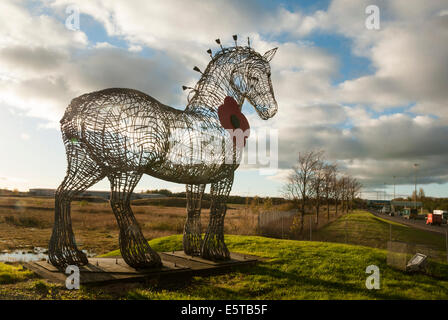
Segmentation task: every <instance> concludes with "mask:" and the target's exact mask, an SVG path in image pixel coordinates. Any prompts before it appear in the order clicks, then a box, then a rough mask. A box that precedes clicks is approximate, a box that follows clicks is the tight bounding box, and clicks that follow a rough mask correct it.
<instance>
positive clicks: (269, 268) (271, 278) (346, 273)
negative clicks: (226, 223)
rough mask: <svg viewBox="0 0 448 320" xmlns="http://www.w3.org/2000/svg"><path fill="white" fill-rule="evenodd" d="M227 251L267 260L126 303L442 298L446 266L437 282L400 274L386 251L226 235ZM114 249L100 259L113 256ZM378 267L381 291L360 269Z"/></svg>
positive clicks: (174, 242) (176, 246)
mask: <svg viewBox="0 0 448 320" xmlns="http://www.w3.org/2000/svg"><path fill="white" fill-rule="evenodd" d="M149 243H150V245H151V246H152V247H153V248H154V249H155V250H157V251H172V250H181V249H182V236H181V235H174V236H169V237H164V238H159V239H154V240H152V241H150V242H149ZM226 243H227V245H228V247H229V249H230V250H231V251H234V252H240V253H246V254H255V255H258V256H261V257H264V258H268V260H267V261H263V262H261V263H259V264H258V265H257V266H251V267H245V268H243V269H240V270H239V271H235V272H232V273H230V274H226V275H220V276H213V277H205V278H201V277H195V278H194V279H193V281H192V283H191V284H189V285H188V286H186V287H185V288H182V289H178V290H162V291H158V290H155V289H142V288H140V289H134V290H131V291H129V292H128V293H127V296H126V297H127V298H129V299H448V265H446V264H437V268H438V271H439V272H440V275H442V278H438V279H436V278H433V277H431V276H428V275H423V274H414V275H410V274H406V273H404V272H402V271H399V270H395V269H392V268H391V267H389V266H388V265H387V263H386V255H387V252H386V251H385V250H382V249H376V248H369V247H364V246H356V245H347V244H337V243H324V242H308V241H294V240H278V239H270V238H264V237H255V236H236V235H228V236H226ZM116 255H119V251H118V250H117V251H113V252H110V253H109V254H107V255H104V256H116ZM371 264H374V265H377V266H378V267H379V268H380V279H381V280H380V281H381V289H379V290H368V289H366V287H365V281H366V278H367V276H368V274H366V273H365V270H366V267H367V266H369V265H371Z"/></svg>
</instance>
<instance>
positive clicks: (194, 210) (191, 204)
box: [182, 184, 205, 256]
mask: <svg viewBox="0 0 448 320" xmlns="http://www.w3.org/2000/svg"><path fill="white" fill-rule="evenodd" d="M204 190H205V184H198V185H196V184H187V187H186V191H187V192H186V197H187V220H186V222H185V226H184V237H183V241H182V243H183V246H184V252H185V253H186V254H188V255H191V256H199V255H200V254H201V246H202V234H201V232H202V231H201V203H202V196H203V194H204Z"/></svg>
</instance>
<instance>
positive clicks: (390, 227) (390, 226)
mask: <svg viewBox="0 0 448 320" xmlns="http://www.w3.org/2000/svg"><path fill="white" fill-rule="evenodd" d="M389 241H392V224H391V223H390V224H389Z"/></svg>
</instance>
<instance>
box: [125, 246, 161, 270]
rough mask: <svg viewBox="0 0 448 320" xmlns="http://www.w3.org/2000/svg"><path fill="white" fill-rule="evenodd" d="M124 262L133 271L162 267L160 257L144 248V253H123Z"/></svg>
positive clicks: (149, 249)
mask: <svg viewBox="0 0 448 320" xmlns="http://www.w3.org/2000/svg"><path fill="white" fill-rule="evenodd" d="M122 256H123V259H124V261H125V262H126V263H127V264H128V265H129V266H131V267H132V268H134V269H150V268H161V267H162V266H163V264H162V259H160V256H159V255H158V254H157V252H155V251H154V250H152V249H151V248H145V250H144V251H140V252H138V251H137V252H133V253H130V252H129V251H127V252H123V251H122Z"/></svg>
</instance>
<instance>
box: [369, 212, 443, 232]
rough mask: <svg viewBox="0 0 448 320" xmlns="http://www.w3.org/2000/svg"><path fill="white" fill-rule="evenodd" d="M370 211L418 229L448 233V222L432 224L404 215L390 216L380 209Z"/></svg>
mask: <svg viewBox="0 0 448 320" xmlns="http://www.w3.org/2000/svg"><path fill="white" fill-rule="evenodd" d="M369 212H370V213H372V214H374V215H376V216H377V217H380V218H383V219H386V220H390V221H393V222H397V223H401V224H404V225H407V226H410V227H413V228H416V229H421V230H425V231H431V232H436V233H442V234H446V232H448V225H447V224H442V225H441V226H431V225H427V224H426V221H425V220H414V219H412V220H408V219H405V218H403V217H400V216H397V217H396V216H393V217H391V216H389V215H387V214H380V213H378V211H375V210H369Z"/></svg>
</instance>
